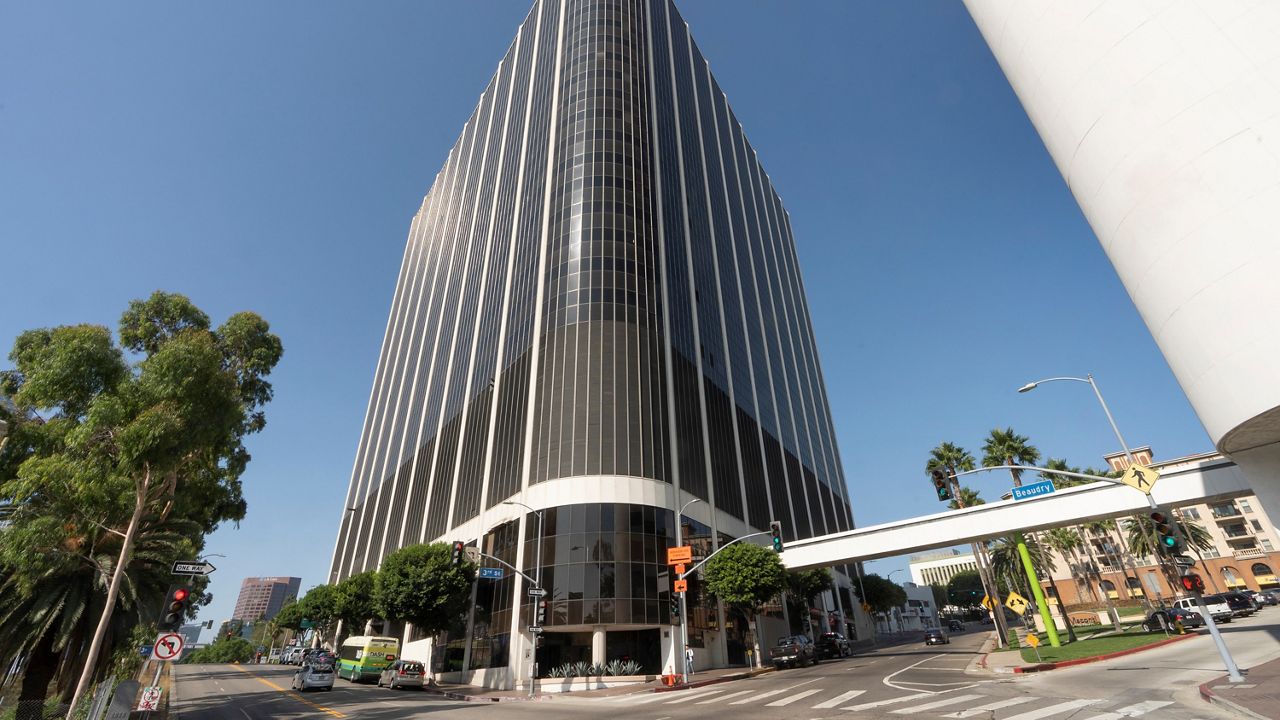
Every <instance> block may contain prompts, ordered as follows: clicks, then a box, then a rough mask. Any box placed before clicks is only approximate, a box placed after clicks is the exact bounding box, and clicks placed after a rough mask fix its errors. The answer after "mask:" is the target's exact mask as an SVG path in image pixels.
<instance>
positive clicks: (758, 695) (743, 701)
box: [729, 688, 791, 705]
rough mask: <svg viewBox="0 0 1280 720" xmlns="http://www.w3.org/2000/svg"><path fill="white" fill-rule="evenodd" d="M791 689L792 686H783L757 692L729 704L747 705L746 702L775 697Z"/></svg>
mask: <svg viewBox="0 0 1280 720" xmlns="http://www.w3.org/2000/svg"><path fill="white" fill-rule="evenodd" d="M790 689H791V688H782V689H781V690H769V691H768V692H762V693H756V694H755V695H752V696H751V697H745V698H742V699H741V700H734V701H733V702H731V703H729V704H730V705H746V704H747V703H749V702H755V701H757V700H763V699H765V698H769V697H773V696H774V695H781V694H782V693H784V692H786V691H788V690H790Z"/></svg>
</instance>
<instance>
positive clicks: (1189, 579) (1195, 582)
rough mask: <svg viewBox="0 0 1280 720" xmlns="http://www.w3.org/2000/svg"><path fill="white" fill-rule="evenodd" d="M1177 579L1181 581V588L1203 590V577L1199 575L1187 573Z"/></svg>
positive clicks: (1200, 591)
mask: <svg viewBox="0 0 1280 720" xmlns="http://www.w3.org/2000/svg"><path fill="white" fill-rule="evenodd" d="M1178 579H1179V580H1181V581H1182V589H1183V590H1186V591H1187V592H1197V593H1202V592H1204V578H1202V577H1200V576H1199V575H1197V574H1195V573H1187V574H1186V575H1183V576H1182V577H1180V578H1178Z"/></svg>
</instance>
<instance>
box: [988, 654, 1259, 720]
mask: <svg viewBox="0 0 1280 720" xmlns="http://www.w3.org/2000/svg"><path fill="white" fill-rule="evenodd" d="M1194 637H1200V636H1199V635H1198V634H1197V633H1187V634H1186V635H1180V636H1178V637H1171V638H1169V639H1167V640H1161V641H1160V642H1153V643H1151V644H1149V645H1143V646H1141V647H1136V648H1129V649H1128V650H1117V651H1115V652H1111V653H1106V654H1104V655H1094V656H1092V657H1085V658H1075V659H1073V660H1063V661H1061V662H1056V663H1040V664H1038V665H1021V666H1018V667H1015V668H1013V672H1014V673H1015V674H1018V675H1021V674H1024V673H1033V672H1044V671H1046V670H1057V669H1058V668H1065V667H1071V666H1073V665H1087V664H1089V663H1095V662H1101V661H1103V660H1110V659H1112V658H1118V657H1124V656H1125V655H1133V654H1134V653H1140V652H1143V651H1144V650H1152V649H1154V648H1158V647H1162V646H1164V645H1172V644H1173V643H1176V642H1181V641H1183V640H1189V639H1191V638H1194ZM1264 720H1265V719H1264Z"/></svg>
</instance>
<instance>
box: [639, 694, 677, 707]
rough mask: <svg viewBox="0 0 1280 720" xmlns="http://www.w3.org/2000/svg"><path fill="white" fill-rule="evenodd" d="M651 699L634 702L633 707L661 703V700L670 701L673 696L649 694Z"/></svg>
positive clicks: (644, 698) (643, 698) (645, 698)
mask: <svg viewBox="0 0 1280 720" xmlns="http://www.w3.org/2000/svg"><path fill="white" fill-rule="evenodd" d="M648 695H649V697H642V698H640V699H638V700H632V701H631V704H632V705H644V704H645V703H651V702H659V701H661V700H670V699H671V695H669V694H667V693H648Z"/></svg>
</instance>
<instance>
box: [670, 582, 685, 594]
mask: <svg viewBox="0 0 1280 720" xmlns="http://www.w3.org/2000/svg"><path fill="white" fill-rule="evenodd" d="M671 589H672V590H674V591H675V592H685V591H686V590H688V589H689V581H688V580H676V581H675V582H673V583H671Z"/></svg>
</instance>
